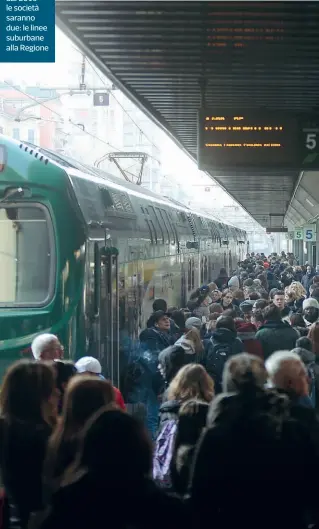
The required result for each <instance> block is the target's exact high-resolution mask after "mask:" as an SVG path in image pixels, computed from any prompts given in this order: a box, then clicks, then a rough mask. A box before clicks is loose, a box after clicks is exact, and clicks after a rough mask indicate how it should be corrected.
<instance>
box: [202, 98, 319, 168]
mask: <svg viewBox="0 0 319 529" xmlns="http://www.w3.org/2000/svg"><path fill="white" fill-rule="evenodd" d="M198 165H199V169H201V170H206V171H212V170H215V171H221V172H222V171H230V170H231V171H233V172H238V171H239V172H240V171H249V170H252V171H253V170H260V171H262V170H264V171H267V170H268V171H279V172H280V170H301V169H316V168H318V169H319V117H318V116H317V117H316V116H314V117H312V116H300V115H294V114H289V113H284V112H271V111H260V112H258V111H256V110H254V111H253V110H251V111H247V110H243V111H241V110H240V109H236V110H233V111H232V110H227V111H223V110H220V109H216V108H215V109H208V108H206V109H203V110H201V111H200V112H199V119H198Z"/></svg>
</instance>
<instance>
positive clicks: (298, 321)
mask: <svg viewBox="0 0 319 529" xmlns="http://www.w3.org/2000/svg"><path fill="white" fill-rule="evenodd" d="M290 323H291V325H292V326H293V327H306V323H305V320H304V319H303V317H302V314H300V313H299V312H296V313H294V314H292V315H291V316H290ZM300 347H302V346H300Z"/></svg>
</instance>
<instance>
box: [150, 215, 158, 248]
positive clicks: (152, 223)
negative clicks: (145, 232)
mask: <svg viewBox="0 0 319 529" xmlns="http://www.w3.org/2000/svg"><path fill="white" fill-rule="evenodd" d="M149 223H150V225H151V227H152V228H153V233H154V241H155V244H157V232H156V229H155V226H154V222H153V221H152V220H150V221H149Z"/></svg>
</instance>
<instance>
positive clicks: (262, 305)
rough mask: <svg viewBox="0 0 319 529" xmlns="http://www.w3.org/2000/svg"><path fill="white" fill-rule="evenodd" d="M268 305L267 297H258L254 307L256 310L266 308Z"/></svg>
mask: <svg viewBox="0 0 319 529" xmlns="http://www.w3.org/2000/svg"><path fill="white" fill-rule="evenodd" d="M267 305H268V301H266V300H265V299H257V300H256V303H255V304H254V307H255V309H256V310H258V309H261V310H263V309H265V308H266V307H267Z"/></svg>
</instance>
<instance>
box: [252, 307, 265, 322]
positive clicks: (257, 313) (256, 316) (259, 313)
mask: <svg viewBox="0 0 319 529" xmlns="http://www.w3.org/2000/svg"><path fill="white" fill-rule="evenodd" d="M252 317H253V318H254V320H255V321H256V322H258V323H264V321H265V318H264V314H263V311H262V310H261V309H258V310H256V311H255V312H254V313H253V315H252Z"/></svg>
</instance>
